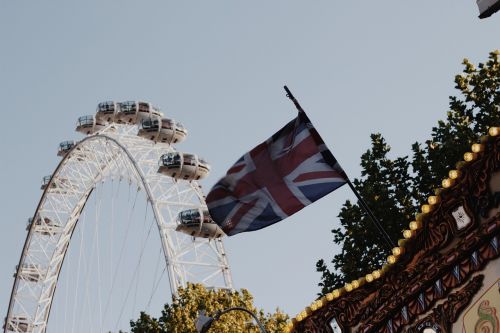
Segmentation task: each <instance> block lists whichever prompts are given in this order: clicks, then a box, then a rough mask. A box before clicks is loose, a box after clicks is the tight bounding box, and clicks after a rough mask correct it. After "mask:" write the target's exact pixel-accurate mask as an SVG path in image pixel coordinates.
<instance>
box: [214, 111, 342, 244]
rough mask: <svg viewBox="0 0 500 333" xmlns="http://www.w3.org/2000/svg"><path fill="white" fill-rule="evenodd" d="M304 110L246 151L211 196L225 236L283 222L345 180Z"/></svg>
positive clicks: (217, 221)
mask: <svg viewBox="0 0 500 333" xmlns="http://www.w3.org/2000/svg"><path fill="white" fill-rule="evenodd" d="M346 179H347V177H346V174H345V173H344V171H343V170H342V168H341V167H340V165H339V164H338V163H337V161H336V160H335V158H334V157H333V155H332V153H331V152H330V151H329V150H328V148H327V147H326V145H325V143H324V142H323V140H322V139H321V137H320V136H319V134H318V132H317V131H316V129H315V128H314V127H313V125H312V124H311V121H310V120H309V118H308V117H307V115H306V114H305V113H304V112H299V114H298V116H297V118H295V119H294V120H292V121H290V122H289V123H288V124H286V125H285V127H283V128H282V129H281V130H279V131H278V132H277V133H275V134H274V135H273V136H272V137H270V138H269V139H268V140H266V141H265V142H263V143H261V144H260V145H258V146H257V147H255V148H254V149H252V150H251V151H250V152H248V153H246V154H245V155H243V156H242V157H241V158H240V159H239V160H238V161H237V162H236V163H235V164H234V165H233V166H232V167H231V168H230V169H229V171H228V172H227V174H226V176H225V177H223V178H222V179H221V180H219V182H217V184H215V186H214V187H213V188H212V190H211V191H210V193H209V194H208V196H207V205H208V208H209V210H210V215H211V216H212V218H213V220H214V221H215V222H216V223H217V224H218V225H219V226H220V227H221V228H222V229H223V230H224V232H225V233H226V234H227V235H235V234H238V233H240V232H246V231H253V230H258V229H261V228H264V227H267V226H269V225H271V224H274V223H276V222H279V221H281V220H283V219H285V218H287V217H288V216H290V215H292V214H294V213H296V212H298V211H299V210H301V209H302V208H304V207H305V206H307V205H309V204H311V203H313V202H314V201H316V200H318V199H319V198H321V197H323V196H325V195H326V194H328V193H330V192H332V191H333V190H335V189H337V188H339V187H340V186H342V185H344V184H345V183H346Z"/></svg>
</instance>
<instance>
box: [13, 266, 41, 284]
mask: <svg viewBox="0 0 500 333" xmlns="http://www.w3.org/2000/svg"><path fill="white" fill-rule="evenodd" d="M42 273H43V272H42V270H41V269H40V267H39V266H38V265H33V264H23V265H22V266H21V269H20V270H19V273H17V274H19V278H20V279H22V280H24V281H28V282H38V281H40V280H41V278H42V276H43V274H42Z"/></svg>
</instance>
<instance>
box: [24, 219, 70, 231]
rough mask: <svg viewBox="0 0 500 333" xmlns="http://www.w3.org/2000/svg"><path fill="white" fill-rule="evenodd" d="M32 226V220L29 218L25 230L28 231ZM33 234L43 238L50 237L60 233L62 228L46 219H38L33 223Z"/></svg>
mask: <svg viewBox="0 0 500 333" xmlns="http://www.w3.org/2000/svg"><path fill="white" fill-rule="evenodd" d="M32 224H33V218H32V217H30V218H29V219H28V223H27V225H26V230H29V229H30V228H31V225H32ZM35 232H36V233H38V234H41V235H44V236H50V235H54V234H57V233H60V232H62V227H61V226H60V225H59V224H57V223H55V222H53V221H52V220H51V219H49V218H48V217H45V218H43V220H42V218H40V217H39V218H37V219H36V221H35Z"/></svg>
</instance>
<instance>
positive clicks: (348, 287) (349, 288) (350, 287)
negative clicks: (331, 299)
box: [345, 283, 352, 292]
mask: <svg viewBox="0 0 500 333" xmlns="http://www.w3.org/2000/svg"><path fill="white" fill-rule="evenodd" d="M345 290H346V291H347V292H350V291H352V284H350V283H346V284H345Z"/></svg>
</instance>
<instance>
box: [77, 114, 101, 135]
mask: <svg viewBox="0 0 500 333" xmlns="http://www.w3.org/2000/svg"><path fill="white" fill-rule="evenodd" d="M104 127H105V124H104V123H103V122H100V121H97V120H96V117H95V116H93V115H92V116H83V117H80V118H78V121H77V122H76V131H77V132H80V133H83V134H86V135H89V134H94V133H95V132H98V131H100V130H102V129H103V128H104Z"/></svg>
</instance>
